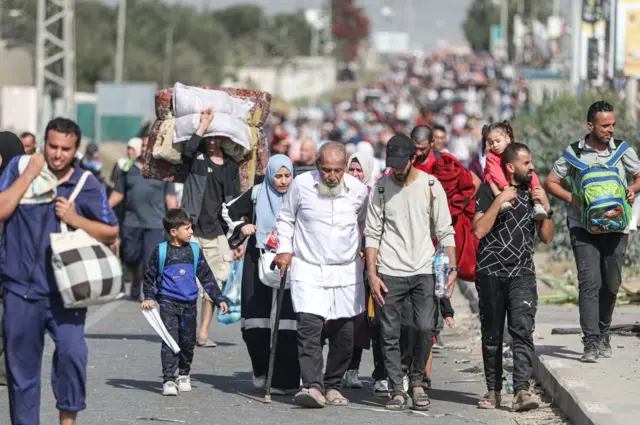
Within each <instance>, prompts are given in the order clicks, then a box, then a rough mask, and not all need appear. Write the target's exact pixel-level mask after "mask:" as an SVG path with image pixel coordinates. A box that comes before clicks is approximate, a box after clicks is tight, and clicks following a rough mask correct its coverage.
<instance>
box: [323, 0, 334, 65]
mask: <svg viewBox="0 0 640 425" xmlns="http://www.w3.org/2000/svg"><path fill="white" fill-rule="evenodd" d="M332 1H333V0H327V11H326V13H327V15H326V17H325V18H326V19H325V24H324V54H325V56H330V55H331V52H332V50H333V33H332V31H333V7H332Z"/></svg>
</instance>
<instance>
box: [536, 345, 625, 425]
mask: <svg viewBox="0 0 640 425" xmlns="http://www.w3.org/2000/svg"><path fill="white" fill-rule="evenodd" d="M571 366H572V365H571V364H570V363H569V361H567V360H563V359H558V358H557V357H552V356H550V355H546V354H545V351H544V350H542V351H540V352H536V355H535V358H534V361H533V374H534V376H535V377H536V379H537V380H538V381H539V382H540V383H541V384H542V386H543V387H544V388H545V389H546V390H547V391H548V392H549V394H551V396H552V397H553V400H554V402H555V404H557V406H558V407H559V408H560V409H561V410H562V411H563V412H564V414H565V415H567V417H568V418H569V419H570V420H571V421H572V422H573V423H574V424H576V425H620V422H618V420H617V419H616V417H615V415H614V414H613V412H612V411H611V410H610V409H609V408H608V407H607V406H606V405H605V404H603V403H601V402H600V401H598V398H597V397H596V396H595V395H594V394H593V392H592V391H591V388H590V387H589V385H588V384H587V383H586V382H585V381H584V380H583V379H582V378H581V377H580V373H579V370H578V368H573V367H571Z"/></svg>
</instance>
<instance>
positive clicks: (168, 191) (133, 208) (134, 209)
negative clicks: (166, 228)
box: [114, 164, 176, 229]
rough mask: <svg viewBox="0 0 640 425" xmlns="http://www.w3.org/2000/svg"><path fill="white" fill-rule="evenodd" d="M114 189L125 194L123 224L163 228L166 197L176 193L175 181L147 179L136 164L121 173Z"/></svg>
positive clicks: (146, 227) (145, 227)
mask: <svg viewBox="0 0 640 425" xmlns="http://www.w3.org/2000/svg"><path fill="white" fill-rule="evenodd" d="M114 190H115V191H116V192H118V193H122V194H123V195H124V203H125V204H124V205H125V206H124V208H125V212H124V222H123V224H124V225H125V226H128V227H139V228H143V229H162V218H163V217H164V214H165V211H166V210H167V207H166V204H165V197H166V196H167V195H175V193H176V191H175V187H174V185H173V183H167V182H161V181H158V180H148V179H145V178H144V176H143V175H142V170H141V169H140V168H139V167H138V166H137V165H135V164H134V165H133V166H132V167H131V168H130V169H129V171H128V172H126V173H125V172H123V173H121V174H120V176H119V177H118V180H117V181H116V186H115V188H114Z"/></svg>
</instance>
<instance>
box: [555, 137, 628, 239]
mask: <svg viewBox="0 0 640 425" xmlns="http://www.w3.org/2000/svg"><path fill="white" fill-rule="evenodd" d="M614 143H615V146H616V148H615V150H614V153H613V155H611V158H609V160H608V161H607V162H594V163H593V164H587V163H585V162H583V161H581V160H580V154H581V153H582V150H581V149H580V147H579V142H576V143H572V144H571V145H570V147H569V149H567V150H566V151H565V152H564V154H563V155H562V156H563V157H564V159H565V160H566V161H567V162H568V163H569V164H570V165H571V166H573V167H574V168H575V169H576V170H577V172H579V173H580V184H579V185H576V182H575V179H571V185H572V187H573V193H575V194H576V195H579V196H580V198H581V200H582V211H581V212H582V214H581V216H582V225H583V226H584V228H585V229H586V230H587V231H588V232H589V233H592V234H601V233H611V232H623V231H624V230H625V229H626V228H627V226H628V225H629V222H630V221H631V205H630V204H629V202H628V201H627V184H626V182H625V181H623V180H622V179H621V178H620V173H619V170H618V167H617V165H618V162H620V160H621V159H622V156H623V155H624V153H625V152H626V151H627V149H629V145H628V144H627V143H626V142H624V141H622V140H617V139H616V140H614Z"/></svg>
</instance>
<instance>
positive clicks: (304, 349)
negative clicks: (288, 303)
mask: <svg viewBox="0 0 640 425" xmlns="http://www.w3.org/2000/svg"><path fill="white" fill-rule="evenodd" d="M297 316H298V356H299V358H300V374H301V376H302V387H303V388H315V389H317V390H319V391H320V392H322V393H325V392H326V391H329V390H331V389H340V387H341V386H342V377H343V376H344V373H345V372H346V371H347V368H348V367H349V363H350V362H351V356H352V352H353V317H351V318H344V319H337V320H328V321H327V322H326V326H325V320H324V318H322V317H320V316H316V315H315V314H309V313H298V314H297ZM325 338H328V339H329V355H328V356H327V368H326V371H325V374H324V377H323V376H322V366H323V363H324V362H323V358H322V342H323V340H324V339H325Z"/></svg>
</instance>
